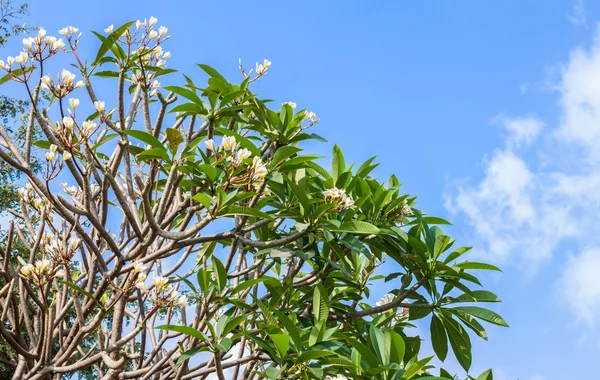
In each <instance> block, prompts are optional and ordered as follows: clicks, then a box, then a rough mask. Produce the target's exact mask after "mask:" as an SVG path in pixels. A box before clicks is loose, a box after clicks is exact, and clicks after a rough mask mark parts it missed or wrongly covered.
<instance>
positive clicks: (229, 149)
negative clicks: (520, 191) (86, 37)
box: [0, 17, 506, 380]
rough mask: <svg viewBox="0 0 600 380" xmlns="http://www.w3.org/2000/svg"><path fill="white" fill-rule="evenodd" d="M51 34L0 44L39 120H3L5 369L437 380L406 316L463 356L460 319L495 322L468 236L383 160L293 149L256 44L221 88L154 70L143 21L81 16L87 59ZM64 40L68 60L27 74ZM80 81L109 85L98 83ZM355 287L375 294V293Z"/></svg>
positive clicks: (295, 126)
mask: <svg viewBox="0 0 600 380" xmlns="http://www.w3.org/2000/svg"><path fill="white" fill-rule="evenodd" d="M59 33H60V34H61V35H62V36H61V37H60V38H56V37H52V36H49V35H47V34H46V31H45V30H43V29H41V30H39V31H38V33H37V35H35V36H33V37H30V38H26V39H24V40H23V43H24V46H25V49H24V51H23V52H21V53H19V54H18V55H17V56H15V57H7V58H6V59H5V60H4V61H1V62H0V68H1V69H2V70H4V71H5V75H4V76H3V77H2V79H0V82H2V83H4V82H8V81H14V82H18V83H21V84H22V85H23V88H24V91H25V94H26V96H27V97H28V98H29V100H30V104H31V107H30V112H31V115H32V116H33V118H32V122H31V123H29V124H28V128H30V129H34V128H39V129H40V130H41V131H42V132H43V136H44V137H43V138H42V139H39V140H36V141H33V139H26V140H25V142H24V144H23V145H19V143H18V142H16V141H15V140H14V139H13V138H12V137H11V135H10V134H9V133H8V131H7V130H6V128H5V127H0V135H1V137H2V139H1V140H0V145H1V149H0V158H1V159H2V160H3V162H4V164H6V165H9V166H10V167H12V168H14V169H15V170H17V171H18V172H19V173H21V174H23V175H25V176H26V177H27V179H28V183H27V184H26V185H24V186H23V187H22V188H20V189H19V191H18V196H19V199H20V208H18V209H15V210H12V213H13V215H15V216H16V217H17V218H18V220H16V221H15V222H16V223H13V224H11V228H10V231H9V236H8V240H7V242H6V244H5V245H4V246H3V247H2V251H1V252H0V254H1V255H0V256H1V257H0V268H1V272H0V275H1V276H2V277H3V279H4V282H3V284H5V285H4V286H3V287H2V289H0V297H1V298H0V300H1V307H2V316H3V320H4V323H2V324H0V334H1V336H2V337H3V338H4V339H5V340H6V341H7V342H8V344H9V345H10V346H11V348H12V349H13V353H12V355H11V357H9V358H8V359H7V362H8V363H9V365H11V366H13V368H14V375H13V376H14V378H18V379H46V378H60V377H61V376H63V375H69V374H74V373H77V372H79V371H82V370H88V371H89V370H90V369H92V370H93V373H94V374H95V376H97V377H98V378H104V379H125V378H142V379H149V378H153V379H192V378H194V379H196V378H205V377H207V376H208V375H211V374H212V375H213V376H216V377H217V378H218V379H258V378H269V379H279V378H292V379H323V378H325V379H344V378H352V379H386V380H392V379H436V378H445V379H448V378H452V376H451V375H450V374H449V373H448V372H446V371H445V370H443V369H440V370H437V369H435V370H434V368H432V366H431V365H429V362H430V360H431V359H432V357H423V355H421V354H420V351H421V341H422V338H421V337H418V336H412V335H411V333H413V331H414V330H411V329H410V327H411V326H412V325H411V322H412V321H413V320H417V319H422V318H428V319H430V326H431V336H430V337H428V338H427V339H426V341H427V344H432V346H433V350H434V351H435V354H436V355H437V356H438V358H439V359H441V360H442V361H443V360H445V359H446V356H447V353H448V348H449V347H451V348H452V351H453V352H454V355H455V356H456V358H457V359H458V362H459V363H460V364H461V366H462V367H463V368H464V369H465V370H467V371H468V370H469V368H470V367H471V342H470V336H469V333H467V331H468V330H471V331H472V332H474V333H475V334H476V335H479V336H480V337H482V338H484V339H486V333H485V330H484V328H483V327H482V326H481V324H480V323H479V322H478V320H483V321H487V322H490V323H494V324H498V325H501V326H506V323H505V322H504V320H503V319H502V318H501V317H500V316H498V315H497V314H495V313H494V312H492V311H490V310H487V309H484V308H481V307H479V306H472V303H475V302H498V301H499V299H498V297H496V296H495V295H494V294H493V293H491V292H488V291H485V290H480V289H477V290H473V289H471V287H473V286H474V285H480V283H479V280H478V279H477V277H475V276H474V275H472V274H470V271H471V270H497V268H496V267H494V266H491V265H489V264H484V263H478V262H471V261H463V260H462V256H463V254H465V253H466V252H467V251H468V250H469V248H466V247H458V248H456V247H455V246H454V240H453V239H452V238H450V237H449V236H447V235H445V234H444V232H443V231H442V229H441V228H439V227H438V226H437V225H443V224H447V222H446V221H445V220H443V219H441V218H437V217H433V216H429V215H426V214H425V213H423V212H422V211H420V210H418V209H417V208H416V201H415V198H414V197H411V196H409V195H407V194H402V193H401V189H400V183H399V181H398V179H397V178H396V177H395V176H392V177H391V178H390V179H389V181H387V182H386V183H381V182H379V181H378V180H377V179H376V178H374V177H372V176H370V173H371V172H372V170H373V169H374V168H375V167H376V166H377V164H374V163H373V162H374V158H371V159H369V160H367V161H366V162H365V163H363V164H361V165H347V164H346V161H345V158H344V155H343V154H342V151H341V150H340V149H339V148H338V147H337V146H335V147H334V149H333V155H332V156H333V157H332V162H331V169H330V170H328V169H326V168H324V167H322V166H321V165H320V164H319V163H318V162H317V160H319V159H320V157H319V156H316V155H313V154H307V153H306V152H305V151H303V149H302V148H301V146H302V144H303V142H305V141H306V140H322V138H320V137H319V136H318V135H315V134H313V133H311V132H312V129H314V125H315V124H316V123H317V122H318V119H317V117H316V116H315V115H314V114H313V113H311V112H307V111H306V110H300V111H298V110H296V105H295V104H294V103H285V104H283V105H282V106H281V107H278V109H277V110H272V109H270V108H269V104H270V102H268V101H265V100H261V99H259V98H258V97H257V96H255V95H254V94H253V93H252V91H251V90H250V87H251V84H252V82H254V81H256V80H258V79H259V78H261V77H263V76H264V75H265V74H266V73H267V72H268V70H269V68H270V66H271V63H270V62H268V61H266V60H265V61H264V62H263V63H262V64H257V65H256V67H255V68H254V69H253V70H250V71H246V70H245V69H244V68H243V67H242V65H241V64H240V71H241V74H242V79H241V83H239V84H235V83H230V82H229V81H228V80H227V79H226V78H225V77H223V76H222V75H221V74H220V73H219V72H218V71H216V70H215V69H213V68H211V67H209V66H206V65H199V66H200V68H201V69H202V70H204V72H205V73H206V74H208V84H207V85H206V86H204V87H200V86H197V85H196V84H195V83H194V82H193V80H192V79H191V78H190V77H187V76H185V83H184V84H182V85H178V86H175V85H173V86H162V85H161V83H159V80H160V81H162V82H165V81H173V80H176V79H175V78H177V76H175V75H172V74H173V73H174V72H175V70H173V69H170V68H166V62H167V61H168V58H169V57H170V56H171V53H170V52H168V51H166V49H165V48H164V44H165V43H166V41H167V40H168V38H169V37H168V30H167V28H165V27H162V26H161V27H158V24H157V20H156V19H155V18H153V17H152V18H150V19H149V20H145V21H143V22H141V21H137V22H130V23H126V24H124V25H122V26H120V27H118V28H115V27H113V26H112V25H111V26H109V27H108V28H107V29H106V30H105V33H103V34H101V33H94V34H95V35H96V36H97V37H98V38H99V39H100V48H99V50H98V53H97V55H96V57H94V58H93V60H89V61H88V60H85V59H82V58H81V57H80V56H79V55H78V51H77V47H78V45H79V41H80V36H81V34H80V33H79V32H78V29H77V28H74V27H66V28H64V29H62V30H60V31H59ZM65 53H66V54H71V55H72V56H73V58H74V64H75V66H76V67H77V73H76V74H75V73H71V72H70V71H68V70H62V71H61V72H60V73H58V75H55V74H54V73H48V72H46V70H45V69H44V66H46V67H47V61H48V60H49V59H51V58H53V57H54V56H55V55H57V54H65ZM170 74H171V75H170ZM168 75H169V76H168ZM94 77H96V78H107V79H96V78H94ZM92 79H94V81H96V80H105V81H106V80H112V81H114V84H115V87H116V93H115V95H114V97H113V98H110V99H100V98H98V96H97V92H96V91H95V89H94V85H93V84H92ZM41 94H47V96H48V97H49V98H50V102H49V105H48V107H47V108H44V107H43V106H42V105H41V104H40V98H41ZM84 98H85V99H86V100H84ZM80 99H81V100H80ZM28 136H31V133H29V135H28ZM33 147H35V149H41V150H42V152H43V156H44V158H45V162H44V163H43V166H42V170H41V171H40V172H39V174H38V173H36V171H35V170H34V167H33V164H32V158H31V157H32V155H31V152H32V150H33ZM327 166H328V167H329V165H327ZM17 243H18V244H20V245H22V246H23V247H24V250H21V251H15V249H14V247H15V245H16V244H17ZM384 262H385V265H382V264H384ZM374 286H378V287H383V288H389V290H390V291H389V294H388V295H387V296H386V297H384V299H382V300H381V301H379V302H377V304H376V305H375V306H373V305H371V304H370V303H369V302H367V298H368V297H369V295H370V292H371V291H372V289H373V287H374ZM469 304H470V305H469ZM433 373H435V376H434V375H432V374H433ZM478 379H483V380H485V379H488V380H491V371H486V372H485V373H483V374H481V375H480V376H479V378H478Z"/></svg>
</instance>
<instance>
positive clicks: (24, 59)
mask: <svg viewBox="0 0 600 380" xmlns="http://www.w3.org/2000/svg"><path fill="white" fill-rule="evenodd" d="M27 58H29V56H28V55H27V53H26V52H24V51H22V52H20V53H19V55H17V57H16V58H15V61H17V63H18V64H19V65H22V64H24V63H25V62H27Z"/></svg>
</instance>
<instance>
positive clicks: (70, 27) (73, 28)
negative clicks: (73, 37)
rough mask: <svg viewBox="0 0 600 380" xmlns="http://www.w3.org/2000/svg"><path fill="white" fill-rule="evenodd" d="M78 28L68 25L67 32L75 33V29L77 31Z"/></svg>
mask: <svg viewBox="0 0 600 380" xmlns="http://www.w3.org/2000/svg"><path fill="white" fill-rule="evenodd" d="M78 30H79V29H77V28H75V27H73V26H69V33H71V34H75V33H77V31H78Z"/></svg>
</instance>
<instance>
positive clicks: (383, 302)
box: [375, 294, 394, 306]
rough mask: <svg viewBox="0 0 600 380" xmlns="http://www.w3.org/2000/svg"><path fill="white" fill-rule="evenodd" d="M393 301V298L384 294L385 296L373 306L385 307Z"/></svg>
mask: <svg viewBox="0 0 600 380" xmlns="http://www.w3.org/2000/svg"><path fill="white" fill-rule="evenodd" d="M393 300H394V296H393V295H392V294H386V295H385V296H383V298H382V299H381V300H380V301H379V302H377V303H375V305H377V306H383V305H387V304H388V303H390V302H392V301H393Z"/></svg>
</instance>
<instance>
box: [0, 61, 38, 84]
mask: <svg viewBox="0 0 600 380" xmlns="http://www.w3.org/2000/svg"><path fill="white" fill-rule="evenodd" d="M34 69H35V67H33V66H27V67H25V68H18V69H15V70H11V72H10V73H8V74H6V75H4V76H3V77H2V78H0V85H3V84H4V83H6V82H8V81H9V80H11V79H12V78H13V77H15V76H20V75H23V74H25V73H28V72H30V71H33V70H34Z"/></svg>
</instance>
